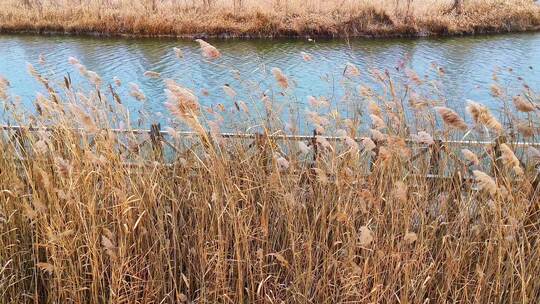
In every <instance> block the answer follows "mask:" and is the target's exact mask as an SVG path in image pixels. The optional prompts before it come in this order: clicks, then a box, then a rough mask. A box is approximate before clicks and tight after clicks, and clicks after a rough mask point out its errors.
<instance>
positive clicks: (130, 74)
mask: <svg viewBox="0 0 540 304" xmlns="http://www.w3.org/2000/svg"><path fill="white" fill-rule="evenodd" d="M211 43H212V44H214V45H215V46H216V47H217V48H218V49H220V51H221V52H222V54H223V58H221V59H220V60H219V61H218V63H217V64H216V63H209V62H208V61H206V60H203V59H202V57H201V55H200V51H199V48H198V45H197V44H196V43H195V42H193V41H186V40H173V39H119V38H106V39H103V38H91V37H67V36H66V37H64V36H32V35H0V75H3V76H4V77H6V78H8V79H9V80H10V82H11V84H12V89H11V92H12V93H14V94H17V95H19V96H21V97H22V99H23V101H24V102H25V104H27V105H31V102H32V100H33V98H34V96H35V92H36V91H41V90H42V88H41V87H40V85H39V84H38V83H37V81H35V80H34V79H33V78H32V77H31V76H30V75H29V74H28V73H27V72H26V70H27V68H26V66H27V63H28V62H29V63H32V64H33V65H34V66H36V67H38V68H39V69H40V71H43V72H44V73H45V74H47V73H50V74H51V75H52V74H55V75H57V76H56V77H58V78H59V79H61V77H59V75H65V74H68V73H69V74H70V75H71V76H72V77H74V78H78V76H77V74H78V73H77V72H76V71H75V70H74V68H73V67H72V66H71V65H70V64H69V63H68V61H67V58H68V57H69V56H73V57H76V58H78V59H79V60H80V61H81V62H82V63H83V64H85V65H86V67H87V68H88V69H89V70H93V71H95V72H97V73H98V74H100V75H101V76H102V78H103V80H104V82H105V83H109V82H112V79H113V77H114V76H117V77H119V78H120V79H121V80H122V81H123V83H126V84H127V83H128V82H134V83H137V84H139V85H140V87H141V89H142V90H143V92H144V93H145V94H146V96H147V98H148V100H147V101H146V102H144V103H141V102H138V101H136V100H135V99H134V98H132V97H126V98H127V99H125V100H124V102H125V103H126V104H127V105H128V107H129V108H130V110H131V111H132V112H133V113H134V115H136V113H138V111H139V110H141V109H144V110H146V111H148V112H150V113H152V114H153V115H155V120H163V119H164V118H163V117H164V116H165V117H166V116H167V114H166V110H165V109H164V106H163V103H164V101H165V100H166V97H165V94H164V92H163V89H164V85H163V82H162V80H156V79H148V78H145V77H144V76H143V73H144V72H145V71H148V70H151V71H156V72H159V73H161V74H162V76H163V78H172V79H175V80H176V81H177V82H179V83H181V84H183V85H185V86H187V87H190V88H194V89H196V91H197V92H200V90H201V89H203V90H207V91H208V92H209V93H210V95H209V96H207V97H204V96H201V102H202V103H204V104H206V105H215V104H217V103H227V102H230V100H229V101H228V99H227V97H226V96H225V95H224V93H223V91H222V89H221V87H222V86H223V85H224V84H230V85H231V86H232V87H233V88H235V89H236V90H237V91H238V92H239V93H240V96H241V97H246V96H245V95H243V93H242V91H246V90H251V89H252V87H251V86H250V87H249V88H247V87H246V85H245V83H243V82H239V81H237V80H235V79H234V77H233V74H232V73H231V69H233V68H234V69H237V70H238V71H240V72H241V74H242V78H243V79H250V80H253V81H254V82H255V83H256V84H257V87H258V88H262V90H261V92H257V94H259V93H260V94H262V92H263V91H264V90H265V89H267V88H272V87H274V88H276V84H275V83H274V82H273V79H272V77H270V76H269V75H271V73H270V68H272V67H280V68H281V69H282V70H283V71H284V72H285V74H287V75H289V77H290V78H291V79H294V81H295V90H294V92H292V93H291V96H292V97H291V98H289V99H288V100H295V101H297V102H299V103H300V104H303V103H305V101H306V96H307V95H314V96H320V95H325V96H328V97H329V98H330V99H331V101H332V102H333V103H335V104H339V100H340V97H341V95H342V93H343V92H342V88H341V87H340V84H339V79H340V78H341V76H342V73H343V67H344V66H345V64H346V63H347V62H352V63H354V64H356V65H357V66H358V67H360V69H361V70H363V71H365V70H366V69H367V68H368V67H376V68H378V69H380V70H389V71H392V72H395V67H396V66H397V65H398V64H399V62H400V61H403V60H404V59H407V62H408V63H407V65H408V67H410V68H412V69H414V70H415V71H416V72H417V73H418V74H419V75H421V76H423V75H430V76H431V77H433V74H434V73H435V71H433V69H432V68H431V65H432V63H436V64H438V65H440V66H442V67H444V70H445V75H444V76H443V78H442V83H443V86H442V87H441V92H442V94H443V96H444V97H445V98H446V100H447V103H448V104H449V105H450V106H451V107H453V108H455V109H456V110H457V111H458V112H460V113H463V108H464V102H465V100H466V99H473V100H477V101H480V102H482V103H484V104H487V105H489V106H490V107H492V108H496V107H497V104H496V103H497V102H496V101H495V100H494V98H493V97H491V96H490V84H491V83H492V82H493V80H492V74H493V72H494V71H495V70H504V69H507V68H510V67H511V68H512V69H513V72H512V73H499V74H500V77H501V82H502V83H503V84H509V85H510V86H512V87H515V88H517V89H518V91H519V88H520V84H519V83H520V82H519V81H518V80H517V76H521V77H522V78H523V80H524V81H525V82H527V83H528V84H529V85H530V86H531V87H533V88H534V87H535V84H537V83H538V82H539V80H540V74H539V73H540V72H539V71H538V70H537V69H540V33H528V34H508V35H496V36H480V37H456V38H440V39H376V40H365V39H359V40H353V41H349V42H347V41H343V40H330V41H307V40H249V41H246V40H227V41H211ZM173 47H178V48H180V49H182V51H183V52H184V58H183V59H180V60H179V59H177V58H176V57H175V54H174V51H173ZM302 51H304V52H308V53H309V54H311V55H312V57H313V60H312V61H310V62H306V61H304V60H303V58H302V56H301V54H300V52H302ZM40 54H43V55H44V56H45V58H46V60H47V64H46V65H45V66H44V67H41V66H40V65H39V64H38V57H39V55H40ZM53 71H54V73H53ZM79 79H80V78H79ZM122 90H123V92H121V93H123V94H124V95H126V96H127V90H128V89H127V86H124V88H123V89H122ZM250 93H252V94H253V93H254V92H253V91H252V92H250ZM266 93H268V91H267V92H266ZM246 98H248V97H246ZM160 113H163V116H162V115H161V114H160Z"/></svg>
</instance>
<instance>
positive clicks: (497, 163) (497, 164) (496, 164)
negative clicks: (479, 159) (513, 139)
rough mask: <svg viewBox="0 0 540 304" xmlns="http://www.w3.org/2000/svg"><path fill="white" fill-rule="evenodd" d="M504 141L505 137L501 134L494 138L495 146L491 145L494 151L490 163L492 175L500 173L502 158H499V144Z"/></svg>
mask: <svg viewBox="0 0 540 304" xmlns="http://www.w3.org/2000/svg"><path fill="white" fill-rule="evenodd" d="M505 142H506V137H505V136H504V135H501V136H499V137H497V139H496V140H495V146H494V147H493V152H494V160H493V164H492V165H491V174H492V176H496V175H497V174H498V173H500V170H501V168H502V166H503V163H502V160H501V155H502V153H501V144H503V143H505Z"/></svg>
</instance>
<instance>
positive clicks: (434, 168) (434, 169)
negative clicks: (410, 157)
mask: <svg viewBox="0 0 540 304" xmlns="http://www.w3.org/2000/svg"><path fill="white" fill-rule="evenodd" d="M429 148H430V150H431V158H430V160H429V173H430V174H433V175H439V173H440V169H441V166H440V164H439V161H440V160H441V150H442V140H440V139H436V140H435V141H434V142H433V144H431V145H430V147H429Z"/></svg>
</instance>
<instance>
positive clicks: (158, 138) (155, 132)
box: [150, 123, 163, 160]
mask: <svg viewBox="0 0 540 304" xmlns="http://www.w3.org/2000/svg"><path fill="white" fill-rule="evenodd" d="M162 140H163V135H162V134H161V124H159V123H158V124H152V125H151V126H150V141H151V143H152V150H153V151H154V158H155V159H156V160H163V143H162Z"/></svg>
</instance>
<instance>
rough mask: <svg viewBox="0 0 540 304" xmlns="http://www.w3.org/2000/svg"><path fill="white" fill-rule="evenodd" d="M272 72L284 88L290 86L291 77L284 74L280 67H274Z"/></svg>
mask: <svg viewBox="0 0 540 304" xmlns="http://www.w3.org/2000/svg"><path fill="white" fill-rule="evenodd" d="M272 74H273V75H274V78H275V79H276V81H277V83H278V84H279V86H280V87H281V88H282V89H287V88H288V87H289V79H288V78H287V76H285V74H283V72H282V71H281V69H280V68H272Z"/></svg>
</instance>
